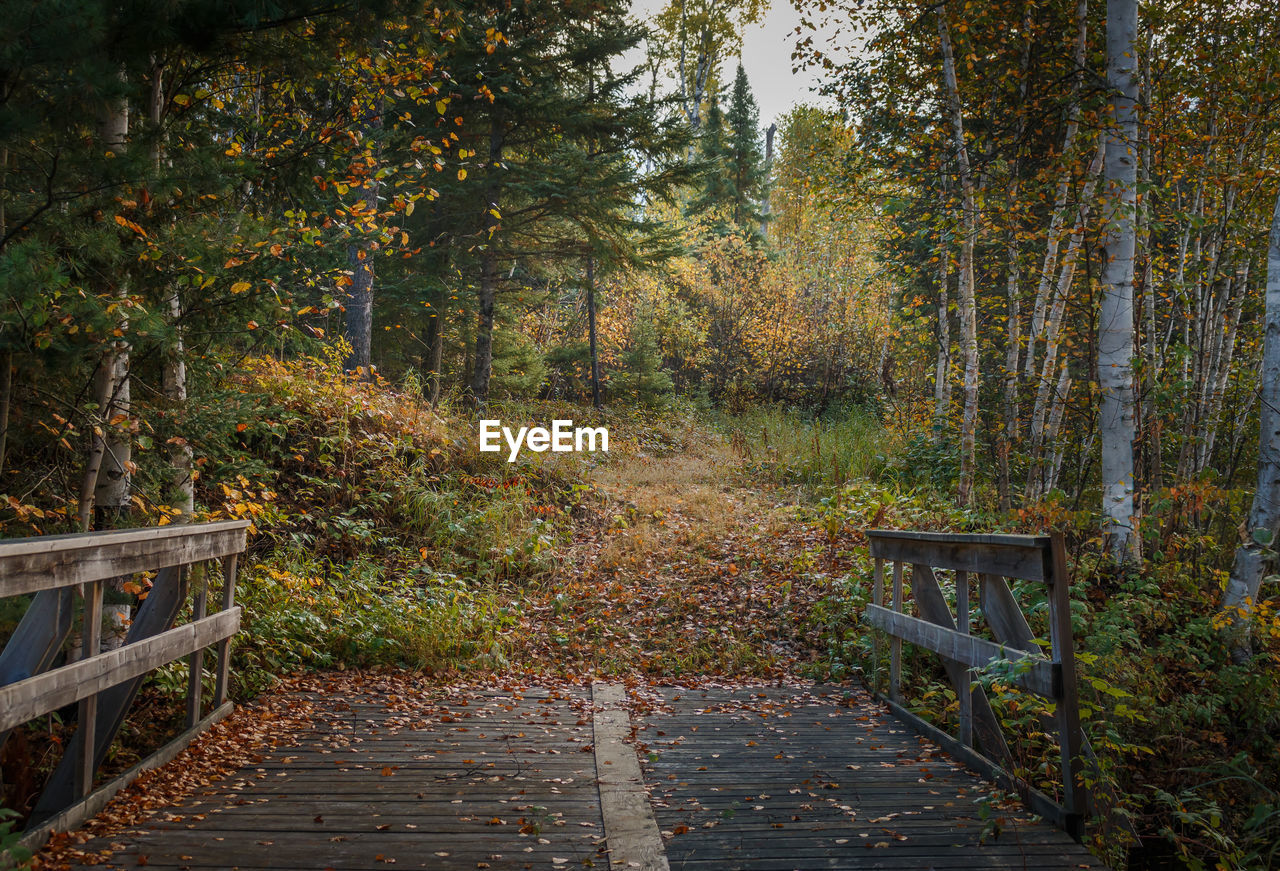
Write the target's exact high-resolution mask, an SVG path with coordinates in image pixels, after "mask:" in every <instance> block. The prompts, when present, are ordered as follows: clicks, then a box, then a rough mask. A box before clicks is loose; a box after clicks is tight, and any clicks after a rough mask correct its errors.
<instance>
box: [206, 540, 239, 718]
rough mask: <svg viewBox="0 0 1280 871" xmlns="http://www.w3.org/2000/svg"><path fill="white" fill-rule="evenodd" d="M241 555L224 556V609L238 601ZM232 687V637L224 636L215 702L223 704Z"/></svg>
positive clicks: (221, 642) (221, 643)
mask: <svg viewBox="0 0 1280 871" xmlns="http://www.w3.org/2000/svg"><path fill="white" fill-rule="evenodd" d="M239 559H240V555H239V554H235V553H231V554H227V555H226V556H225V557H223V558H222V610H223V611H230V610H231V608H232V606H233V605H235V603H236V567H237V565H239ZM230 689H231V639H230V638H224V639H222V640H221V641H219V642H218V676H217V678H216V680H215V684H214V690H213V704H214V705H215V706H218V705H221V704H222V703H223V702H225V701H226V700H227V695H228V693H229V692H230Z"/></svg>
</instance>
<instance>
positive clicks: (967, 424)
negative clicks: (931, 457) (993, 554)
mask: <svg viewBox="0 0 1280 871" xmlns="http://www.w3.org/2000/svg"><path fill="white" fill-rule="evenodd" d="M938 38H939V40H940V41H941V43H942V76H943V80H944V82H945V84H946V95H947V103H948V108H949V110H950V115H951V128H952V133H953V135H954V136H955V146H956V162H957V164H958V167H959V170H960V192H961V203H962V209H963V211H964V214H963V215H962V219H963V223H962V226H963V233H964V237H963V239H962V240H961V244H960V287H959V297H960V299H959V302H960V348H961V352H962V353H963V356H964V411H963V413H962V415H961V422H960V485H959V488H958V492H957V494H956V498H957V501H958V502H959V503H960V505H962V506H963V505H969V504H971V503H972V501H973V485H974V473H975V469H974V465H975V461H976V459H977V456H976V454H977V428H978V311H977V301H976V299H975V296H974V276H973V272H974V264H973V256H974V245H975V243H976V242H977V236H978V214H977V204H976V202H975V201H974V195H973V174H972V172H971V171H970V167H969V148H968V145H967V144H966V143H965V137H964V116H963V114H962V113H961V109H960V86H959V84H958V83H957V81H956V64H955V57H954V56H953V54H952V50H951V28H950V25H949V24H948V21H947V4H946V3H945V2H944V3H942V4H941V5H940V6H939V7H938Z"/></svg>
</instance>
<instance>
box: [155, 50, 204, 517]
mask: <svg viewBox="0 0 1280 871" xmlns="http://www.w3.org/2000/svg"><path fill="white" fill-rule="evenodd" d="M164 109H165V92H164V64H163V63H160V62H159V61H157V62H154V63H153V64H152V66H151V99H150V115H151V127H152V131H151V135H152V137H153V139H152V146H151V163H152V166H153V168H154V170H155V173H156V177H157V178H158V177H159V175H160V170H161V167H162V165H163V162H164V159H165V148H164V138H163V136H162V135H161V125H162V124H163V122H164ZM164 305H165V309H166V310H167V314H168V316H169V327H170V329H172V330H173V335H172V337H171V338H170V340H169V346H168V347H167V348H166V349H165V359H164V366H163V371H162V373H161V381H162V388H163V390H164V397H165V400H166V402H167V405H168V409H167V413H168V414H169V415H171V416H172V417H173V418H174V420H175V421H176V422H177V424H178V426H177V427H175V428H176V429H177V430H178V433H177V434H175V435H174V436H172V437H171V438H170V439H169V467H170V472H169V481H170V485H171V493H170V495H169V497H168V498H169V507H170V508H172V509H174V510H175V511H177V514H176V515H175V516H174V518H173V519H174V521H175V522H177V523H186V522H187V521H188V520H190V519H191V515H192V514H193V513H195V475H194V473H193V472H194V461H193V460H194V457H193V453H192V450H191V443H190V442H189V441H187V440H186V438H184V437H183V436H182V435H181V434H180V433H181V430H182V423H183V418H184V417H185V414H186V405H187V361H186V347H185V345H184V342H183V338H182V299H181V297H180V296H179V295H178V288H177V285H176V284H170V285H169V287H168V289H167V291H166V293H165V301H164Z"/></svg>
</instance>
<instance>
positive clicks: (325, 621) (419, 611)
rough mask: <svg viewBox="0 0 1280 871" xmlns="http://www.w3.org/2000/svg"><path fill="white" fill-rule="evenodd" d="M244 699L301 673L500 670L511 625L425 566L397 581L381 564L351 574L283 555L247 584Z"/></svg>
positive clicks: (361, 563)
mask: <svg viewBox="0 0 1280 871" xmlns="http://www.w3.org/2000/svg"><path fill="white" fill-rule="evenodd" d="M238 598H239V600H240V603H241V605H242V606H243V607H244V609H245V623H244V627H243V634H242V635H241V636H240V640H239V641H238V642H237V644H236V648H235V659H236V662H235V669H236V670H235V675H236V681H237V691H238V692H239V693H242V694H244V695H254V694H256V693H258V692H260V691H262V690H263V689H265V688H267V687H268V686H270V684H271V683H272V682H273V681H274V680H275V678H277V677H278V676H279V675H281V674H286V673H289V672H291V671H295V670H297V669H300V668H333V667H354V668H362V667H369V666H377V665H398V666H408V667H411V668H418V669H424V670H427V671H436V670H441V669H463V670H465V669H469V668H479V669H496V668H501V667H503V666H504V665H505V664H506V658H505V655H504V653H503V650H502V644H501V642H500V638H499V635H500V633H501V630H502V629H503V628H504V627H505V626H506V625H507V624H508V623H509V622H510V619H511V618H510V616H509V615H506V614H503V613H501V612H500V610H499V608H498V606H497V605H496V604H495V603H494V600H493V598H492V597H491V596H490V595H489V594H486V593H484V592H482V591H480V590H478V589H476V588H474V587H473V585H469V584H468V583H466V582H464V581H462V580H461V579H459V578H457V577H456V576H452V575H446V574H440V573H438V572H436V571H435V570H433V569H430V568H428V567H426V566H416V567H413V568H411V569H409V570H408V571H407V572H405V573H404V574H402V575H389V574H388V573H387V571H386V568H385V567H384V566H382V565H379V564H378V563H377V562H376V561H375V560H374V559H373V558H372V556H365V557H361V558H360V559H357V560H355V561H353V562H351V563H348V564H347V565H344V566H333V565H329V564H326V563H323V562H321V561H318V560H316V559H314V558H313V557H311V556H310V555H308V554H303V553H296V552H294V553H289V552H286V553H281V554H278V555H276V556H274V557H273V558H272V559H271V560H270V561H269V562H264V563H258V564H257V565H256V566H254V567H253V568H252V570H251V571H250V572H249V573H248V575H247V577H245V578H243V579H242V581H241V584H240V587H239V591H238Z"/></svg>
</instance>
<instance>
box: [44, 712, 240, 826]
mask: <svg viewBox="0 0 1280 871" xmlns="http://www.w3.org/2000/svg"><path fill="white" fill-rule="evenodd" d="M231 710H232V705H230V704H226V705H223V706H222V707H220V708H215V709H214V710H213V711H212V712H210V714H209V716H207V717H205V718H204V719H203V720H201V721H200V722H199V723H197V724H196V725H195V726H194V727H193V728H190V729H188V730H186V731H185V732H183V733H182V734H181V735H179V736H178V737H176V738H174V739H173V740H172V741H170V742H169V743H168V744H165V745H164V746H163V747H161V748H160V749H159V750H157V751H156V752H155V753H152V754H151V755H150V756H148V757H147V758H146V759H143V760H142V761H141V762H139V763H138V764H137V765H135V766H133V767H132V768H130V769H129V770H128V771H126V772H125V773H124V774H121V775H120V776H119V777H117V778H115V779H114V780H112V781H110V782H109V783H105V784H103V785H102V786H100V787H99V788H98V789H96V790H94V791H93V793H92V794H90V795H89V796H88V797H86V798H84V799H82V800H81V801H78V802H76V803H75V804H73V805H72V806H71V807H69V808H67V809H66V810H64V811H62V812H61V813H59V814H58V815H57V816H54V817H49V818H48V819H46V820H45V821H44V824H43V825H40V826H35V827H32V828H31V829H29V830H27V831H26V832H25V833H24V834H23V836H22V841H21V844H22V846H23V847H25V848H27V849H28V850H38V849H40V848H41V847H42V846H44V844H45V842H46V841H48V840H49V836H50V835H52V834H53V833H54V832H68V831H71V830H73V829H75V828H76V827H77V826H79V825H80V824H81V823H83V822H85V821H86V820H89V819H92V818H93V817H94V816H96V815H97V814H98V813H99V812H101V811H102V809H103V808H105V807H106V806H107V802H109V801H111V799H112V797H113V796H115V794H116V793H117V792H119V791H120V790H122V789H124V788H125V787H126V786H128V785H129V784H131V783H133V782H134V781H135V780H137V779H138V775H139V774H142V773H143V772H144V771H150V770H151V769H153V768H159V767H160V766H161V765H165V764H167V763H169V762H171V761H173V760H174V759H176V758H177V757H178V754H179V753H181V752H182V751H183V750H185V749H187V745H189V744H190V743H191V742H192V741H194V740H195V738H196V737H197V736H198V735H199V734H200V733H201V732H203V731H204V730H205V729H208V728H209V727H210V726H212V725H213V724H214V723H219V722H221V721H222V720H224V719H226V718H227V716H228V715H229V714H230V713H231Z"/></svg>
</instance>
